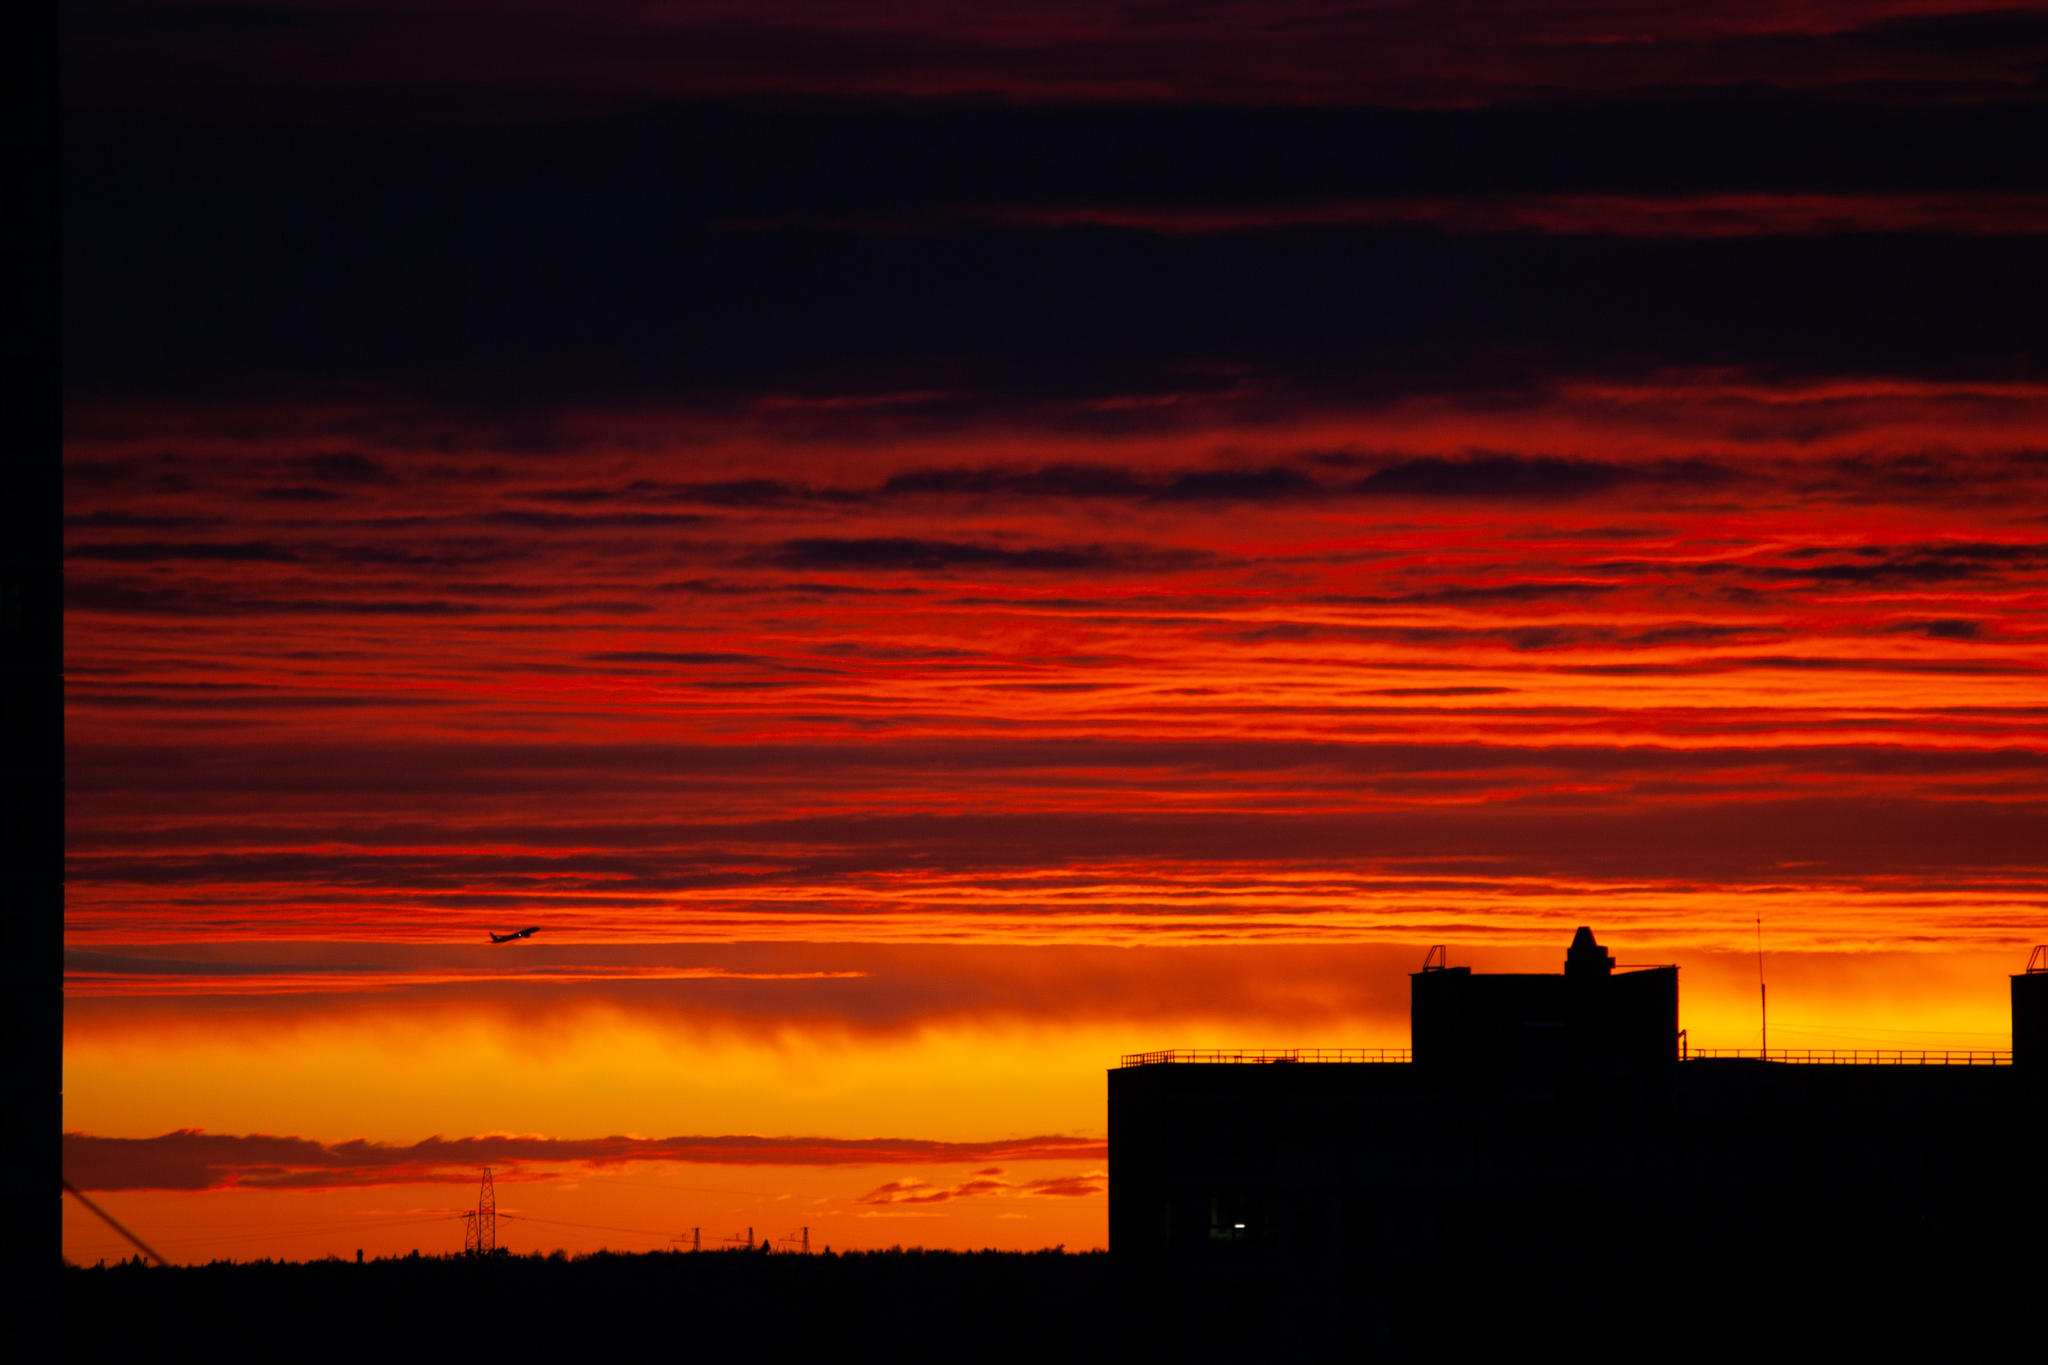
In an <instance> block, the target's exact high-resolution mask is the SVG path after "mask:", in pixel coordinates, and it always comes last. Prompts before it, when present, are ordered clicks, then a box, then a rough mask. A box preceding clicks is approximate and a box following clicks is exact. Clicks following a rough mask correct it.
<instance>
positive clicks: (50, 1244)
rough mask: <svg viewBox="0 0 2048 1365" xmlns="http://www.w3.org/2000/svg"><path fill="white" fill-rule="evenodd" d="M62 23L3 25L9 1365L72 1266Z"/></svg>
mask: <svg viewBox="0 0 2048 1365" xmlns="http://www.w3.org/2000/svg"><path fill="white" fill-rule="evenodd" d="M56 21H57V7H56V6H55V5H49V4H38V3H34V0H30V3H26V4H19V5H9V6H6V7H5V14H4V17H0V108H4V110H5V119H4V125H0V148H4V151H0V156H4V158H5V165H4V166H0V195H4V201H0V214H4V216H5V217H4V224H0V251H4V253H5V258H6V259H5V264H4V266H0V270H4V272H5V275H4V278H0V1066H4V1067H5V1070H6V1091H5V1094H4V1097H0V1256H4V1257H5V1263H4V1265H0V1359H7V1360H31V1359H39V1358H40V1359H54V1358H55V1357H56V1354H57V1347H56V1332H57V1300H58V1293H59V1284H58V1279H57V1272H58V1265H59V1261H60V1258H61V1257H62V1255H63V1246H64V1238H63V1217H64V1215H63V1198H64V1196H63V1183H62V1182H63V1154H62V1147H61V1143H60V1136H59V1130H60V1128H61V1126H62V1123H63V1112H64V1104H63V1086H64V1062H63V1051H62V1047H63V1025H64V996H63V958H64V883H63V852H64V850H63V841H64V687H63V675H62V667H63V663H62V652H63V650H62V647H63V617H62V614H61V591H62V578H61V570H60V566H59V555H60V554H61V552H62V549H63V546H62V542H61V531H60V528H59V520H60V517H61V514H62V510H63V509H62V493H61V483H60V470H61V466H62V459H63V456H62V451H61V444H60V443H61V421H60V416H59V414H60V398H61V396H60V393H59V389H58V384H59V376H58V354H57V348H58V317H57V23H56Z"/></svg>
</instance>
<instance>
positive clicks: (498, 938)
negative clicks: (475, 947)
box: [485, 924, 540, 943]
mask: <svg viewBox="0 0 2048 1365" xmlns="http://www.w3.org/2000/svg"><path fill="white" fill-rule="evenodd" d="M485 932H486V933H489V932H490V931H489V930H486V931H485ZM539 932H540V926H539V925H538V924H536V925H534V926H533V927H532V928H530V929H514V930H513V931H512V932H511V933H509V934H491V942H493V943H510V942H511V941H512V940H513V939H515V938H532V937H533V936H534V935H535V934H537V933H539Z"/></svg>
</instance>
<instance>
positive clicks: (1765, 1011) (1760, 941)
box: [1756, 915, 1771, 1062]
mask: <svg viewBox="0 0 2048 1365" xmlns="http://www.w3.org/2000/svg"><path fill="white" fill-rule="evenodd" d="M1756 1003H1757V1010H1758V1013H1759V1016H1760V1018H1761V1020H1762V1023H1763V1034H1762V1041H1763V1046H1762V1047H1760V1048H1758V1049H1757V1060H1758V1061H1762V1062H1768V1061H1769V1060H1770V1059H1771V997H1770V993H1769V991H1768V990H1767V989H1766V988H1765V986H1764V917H1763V916H1762V915H1758V916H1757V917H1756Z"/></svg>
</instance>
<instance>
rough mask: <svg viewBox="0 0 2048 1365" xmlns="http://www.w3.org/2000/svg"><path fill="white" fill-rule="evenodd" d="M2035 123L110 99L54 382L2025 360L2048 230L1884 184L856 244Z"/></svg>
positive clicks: (205, 384)
mask: <svg viewBox="0 0 2048 1365" xmlns="http://www.w3.org/2000/svg"><path fill="white" fill-rule="evenodd" d="M2044 110H2048V104H2042V105H2038V106H2036V105H2026V106H2022V107H2016V108H2009V107H2000V108H1990V107H1987V106H1979V105H1970V104H1947V105H1942V106H1940V107H1937V108H1931V109H1926V108H1918V107H1914V108H1901V107H1895V106H1885V105H1870V106H1867V107H1866V106H1856V107H1846V106H1835V105H1814V104H1811V103H1804V104H1802V103H1797V102H1794V103H1791V104H1773V103H1771V102H1770V101H1763V102H1761V103H1758V102H1755V101H1749V102H1745V101H1744V100H1741V99H1733V100H1730V99H1718V98H1717V99H1716V100H1712V101H1708V102H1706V103H1704V104H1700V103H1687V102H1685V101H1679V102H1677V103H1675V104H1663V103H1659V104H1651V105H1641V104H1628V105H1625V106H1612V107H1610V106H1607V105H1602V104H1599V103H1597V102H1596V103H1594V104H1590V105H1573V106H1569V107H1527V108H1524V107H1519V106H1518V107H1514V108H1507V107H1502V108H1494V109H1483V110H1463V111H1403V110H1384V109H1381V110H1373V109H1364V110H1360V109H1350V110H1316V109H1292V110H1271V109H1246V110H1228V109H1214V108H1200V107H1188V106H1179V105H1177V106H1169V107H1161V108H1128V107H1090V108H1074V107H1066V106H1056V107H1047V108H1009V109H1003V108H954V107H944V108H931V107H924V106H917V105H912V106H897V107H891V108H888V109H868V108H861V107H853V108H845V107H839V106H834V107H831V108H817V109H811V110H808V111H807V110H803V109H794V110H792V109H784V110H781V111H776V112H767V111H762V110H759V109H755V108H752V107H747V106H733V105H696V106H690V107H687V108H684V109H681V110H676V111H663V112H659V113H648V114H642V115H635V116H632V117H630V118H624V119H613V120H605V121H597V122H590V121H571V122H555V123H543V124H539V125H536V124H532V123H522V124H519V125H516V126H494V127H486V128H455V129H448V128H439V129H406V130H403V131H396V130H389V129H323V128H316V127H310V126H305V125H298V124H289V123H275V122H273V123H261V122H256V123H252V122H248V121H243V122H238V123H228V124H223V123H218V122H213V123H207V122H198V123H190V122H179V121H175V120H171V121H166V120H162V119H158V118H142V117H134V116H122V115H95V116H90V117H81V118H79V119H77V120H75V122H74V125H73V127H72V129H71V131H70V133H69V134H68V136H67V141H66V147H67V156H68V157H69V163H68V166H67V173H66V179H65V185H66V193H67V195H68V201H67V209H66V232H67V243H66V253H65V263H66V271H67V278H66V298H67V304H66V306H67V347H68V357H69V359H68V366H69V377H70V379H71V382H72V384H73V386H74V390H75V391H76V392H77V393H79V394H94V393H98V394H106V393H110V392H129V393H135V392H148V393H153V394H155V395H157V396H158V397H165V396H169V395H171V394H173V393H181V394H186V395H190V394H193V393H199V392H216V393H233V394H239V395H242V396H248V395H251V394H261V395H266V396H269V395H276V394H291V393H303V392H306V391H308V390H309V389H311V390H314V391H331V389H332V388H333V386H335V385H338V384H346V385H348V386H350V387H351V388H352V389H353V390H355V391H360V389H361V387H362V386H364V385H370V386H373V387H375V388H377V389H379V390H382V391H386V392H391V391H397V392H405V393H416V394H437V395H442V396H450V395H460V396H462V397H465V398H467V399H469V400H471V401H478V402H485V403H491V404H505V403H519V404H532V403H543V404H544V403H547V402H551V401H552V402H574V403H587V402H593V401H627V400H633V401H639V400H644V399H645V398H647V397H648V396H650V395H656V394H659V395H666V396H668V397H669V398H671V399H673V400H678V401H689V402H692V403H698V404H705V405H710V406H713V407H717V406H720V405H723V404H729V403H731V402H733V401H734V400H735V398H736V397H738V396H741V395H752V396H757V397H758V396H761V395H784V396H787V395H792V394H812V395H828V396H829V395H848V394H854V395H866V396H870V397H872V396H876V395H887V394H892V393H901V392H904V391H918V392H922V393H923V394H925V398H924V399H923V400H922V401H921V404H920V406H922V407H924V408H926V409H928V410H930V411H932V412H934V413H950V414H951V415H953V416H954V417H956V418H957V417H958V416H960V415H962V414H963V413H972V412H975V411H980V410H985V409H986V408H987V406H988V405H990V404H998V405H1000V406H1002V407H1005V408H1015V407H1016V406H1017V405H1020V404H1021V405H1023V406H1024V407H1025V409H1026V410H1029V409H1030V408H1031V407H1032V406H1033V405H1035V404H1038V403H1043V402H1051V401H1057V402H1061V403H1072V402H1081V403H1086V402H1088V401H1092V400H1098V399H1105V398H1113V397H1119V396H1128V395H1131V394H1154V395H1158V394H1185V395H1190V396H1204V395H1207V396H1210V397H1217V396H1223V395H1235V399H1236V401H1240V402H1242V401H1246V400H1247V399H1248V398H1259V399H1260V400H1261V401H1263V402H1265V403H1266V404H1268V405H1269V406H1270V405H1271V404H1272V403H1275V402H1278V401H1282V396H1283V395H1284V400H1285V401H1287V402H1299V401H1301V400H1302V399H1303V398H1307V397H1311V396H1320V397H1322V398H1323V399H1325V400H1371V399H1375V398H1383V397H1386V396H1388V395H1390V394H1393V393H1398V392H1402V391H1405V390H1412V389H1413V388H1414V387H1416V386H1418V385H1421V386H1424V387H1429V386H1435V387H1450V388H1458V389H1480V390H1491V389H1500V388H1526V387H1527V386H1528V385H1530V384H1532V383H1534V382H1537V380H1538V379H1539V378H1540V377H1541V376H1543V375H1545V374H1554V373H1556V372H1558V371H1560V370H1576V371H1595V372H1614V373H1630V374H1633V373H1641V372H1645V371H1647V370H1652V369H1655V368H1657V367H1660V366H1701V365H1729V364H1746V365H1752V366H1762V367H1767V368H1771V369H1775V370H1779V371H1784V372H1788V373H1793V372H1796V373H1804V374H1814V373H1826V372H1842V371H1850V372H1872V371H1881V372H1905V373H1922V372H1927V373H1943V374H1954V373H1977V374H2014V373H2032V372H2033V368H2034V365H2035V359H2033V358H2032V357H2035V356H2036V349H2037V348H2036V345H2035V343H2036V341H2037V339H2038V328H2037V323H2036V320H2037V319H2038V318H2039V317H2040V316H2041V315H2042V313H2043V312H2044V311H2048V307H2044V300H2048V267H2044V266H2043V265H2042V259H2043V255H2042V253H2041V252H2040V251H2039V250H2038V249H2037V247H2036V245H2035V240H2034V238H2032V237H2028V236H2024V235H2022V236H2016V237H1989V238H1987V237H1959V236H1952V235H1944V234H1941V233H1933V232H1928V231H1924V230H1922V231H1910V230H1909V231H1904V232H1900V231H1893V230H1892V225H1891V224H1890V223H1889V221H1888V220H1887V214H1886V211H1885V210H1884V209H1883V207H1882V206H1881V205H1879V206H1874V207H1870V208H1867V209H1863V210H1858V209H1855V208H1853V207H1851V208H1848V209H1845V210H1844V212H1846V213H1847V214H1848V215H1849V221H1852V222H1853V221H1854V220H1855V215H1856V214H1857V213H1859V212H1861V213H1865V214H1867V215H1868V216H1869V220H1870V226H1871V229H1872V230H1871V231H1869V232H1866V233H1860V234H1846V235H1845V234H1841V233H1828V234H1823V235H1818V236H1814V235H1807V236H1789V237H1785V236H1763V237H1751V238H1732V239H1720V238H1707V239H1701V238H1696V237H1687V236H1685V235H1684V234H1683V233H1682V232H1681V233H1680V234H1679V235H1677V236H1674V237H1670V238H1658V237H1656V236H1654V235H1652V236H1648V237H1634V238H1628V239H1617V238H1612V237H1599V236H1588V235H1583V234H1575V233H1573V232H1569V231H1565V232H1558V231H1529V230H1511V231H1505V232H1499V233H1493V234H1482V235H1479V236H1469V235H1454V234H1447V233H1446V232H1444V231H1442V230H1439V229H1438V228H1437V227H1433V226H1431V225H1430V224H1429V223H1427V222H1416V223H1408V222H1401V221H1379V222H1375V221H1350V222H1344V221H1336V222H1321V223H1318V222H1315V221H1303V222H1299V223H1296V224H1294V225H1292V226H1289V225H1286V224H1284V223H1283V224H1281V225H1278V226H1273V227H1268V228H1263V229H1260V230H1257V231H1249V232H1225V233H1221V234H1216V235H1209V236H1202V237H1194V238H1190V237H1186V236H1176V235H1172V234H1165V235H1162V234H1160V233H1157V232H1152V231H1147V230H1143V229H1141V228H1139V227H1135V226H1121V227H1119V226H1108V225H1102V224H1097V225H1093V226H1090V225H1087V224H1085V223H1084V224H1078V225H1075V226H1066V227H1062V226H1059V225H1058V223H1057V222H1056V221H1052V220H1048V221H1046V222H1043V223H1041V224H1039V225H1037V226H1033V225H1030V224H1028V223H1025V222H1024V221H1023V220H1015V221H1013V222H1012V223H1011V225H1009V226H1001V225H986V224H981V225H977V224H976V223H975V222H973V221H961V222H956V223H955V224H954V225H953V226H951V227H945V226H940V227H937V228H934V229H932V230H929V231H920V232H910V233H906V232H904V231H901V230H899V229H894V228H892V229H889V230H877V229H875V228H874V227H873V226H872V224H874V223H875V222H877V221H880V220H887V219H901V218H902V216H903V215H906V214H908V215H912V216H915V215H918V214H929V213H932V212H952V211H956V210H962V209H974V208H983V207H995V208H1003V209H1005V210H1015V209H1018V208H1030V207H1032V206H1038V207H1040V208H1043V209H1048V210H1062V211H1064V210H1068V209H1073V208H1077V207H1082V208H1085V207H1087V206H1090V205H1097V206H1100V205H1104V204H1108V205H1124V206H1126V207H1135V208H1144V207H1147V206H1150V207H1153V208H1161V207H1165V208H1176V207H1177V208H1182V209H1199V210H1201V211H1204V212H1209V213H1224V214H1228V213H1230V212H1235V211H1244V210H1248V209H1255V208H1259V207H1261V206H1264V207H1267V208H1272V207H1282V208H1284V207H1287V206H1296V207H1313V206H1315V205H1317V204H1323V203H1328V202H1332V201H1341V200H1347V199H1348V200H1358V199H1365V200H1371V199H1374V198H1378V197H1385V196H1390V195H1392V196H1399V195H1415V194H1434V195H1439V196H1443V195H1449V196H1453V197H1455V198H1458V199H1461V200H1465V201H1472V202H1483V201H1486V200H1489V199H1499V198H1500V197H1502V196H1507V197H1509V198H1512V197H1513V196H1517V195H1528V194H1550V195H1554V194H1558V193H1572V192H1577V193H1587V192H1599V193H1608V194H1617V193H1618V194H1633V195H1638V196H1641V195H1651V196H1656V195H1671V194H1681V195H1683V194H1700V193H1705V192H1730V191H1740V192H1743V193H1746V194H1750V195H1752V196H1754V195H1759V194H1761V195H1770V194H1774V193H1785V192H1797V193H1800V194H1806V195H1811V194H1813V193H1815V192H1832V193H1840V192H1845V191H1857V192H1866V193H1867V192H1902V191H1915V192H1926V191H1944V192H1951V193H1953V192H1962V193H1993V194H2011V193H2013V192H2018V191H2030V192H2040V191H2043V190H2044V189H2048V179H2044V178H2043V176H2042V174H2041V171H2040V160H2039V158H2034V157H2028V156H2025V155H2024V154H2023V153H2022V150H2021V149H2023V148H2025V147H2028V146H2031V145H2038V144H2040V143H2041V142H2043V141H2048V127H2043V126H2037V125H2041V122H2042V119H2043V118H2044V117H2048V114H2044V113H2043V111H2044ZM1586 216H1587V220H1588V222H1589V224H1591V225H1592V226H1593V227H1594V228H1595V229H1596V230H1597V223H1598V219H1599V216H1600V215H1599V213H1598V211H1597V209H1596V210H1594V211H1592V212H1591V213H1590V214H1589V215H1586ZM864 224H867V225H868V226H863V225H864ZM1525 227H1526V224H1525ZM1652 231H1654V229H1653V230H1652ZM1205 376H1206V377H1205ZM1096 420H1109V419H1108V418H1107V417H1101V416H1098V418H1097V419H1096ZM1124 420H1128V418H1126V419H1124ZM350 459H351V457H350V456H347V455H343V454H337V455H333V456H320V457H313V458H312V459H311V462H310V463H309V464H308V465H307V466H306V467H305V469H304V470H303V471H299V472H300V474H301V477H298V478H295V479H287V480H281V481H279V482H278V483H277V485H276V490H277V493H276V495H277V496H280V497H285V498H290V497H300V498H306V499H310V498H316V497H318V496H319V494H318V493H317V492H312V491H307V490H317V489H320V488H327V489H330V490H331V489H339V488H347V487H359V486H362V485H363V484H364V482H365V481H367V480H372V479H374V478H376V477H377V473H378V471H377V469H376V467H375V466H374V464H371V463H365V464H360V465H357V464H351V463H349V461H350ZM1266 477H1268V478H1269V479H1270V478H1273V477H1280V478H1285V477H1288V476H1285V475H1280V476H1272V475H1268V476H1266ZM773 482H774V481H772V480H766V481H763V480H755V481H738V482H735V483H733V484H732V485H730V486H728V488H727V489H726V492H725V495H724V496H725V497H726V499H727V500H728V501H731V502H734V503H736V504H745V503H747V502H750V501H756V500H758V499H759V498H761V497H772V496H773V495H774V494H775V492H776V490H775V489H774V487H773ZM1210 491H1211V490H1209V489H1207V488H1205V487H1204V486H1203V485H1202V484H1201V483H1199V482H1197V483H1191V484H1187V485H1185V486H1184V487H1182V488H1181V489H1180V490H1179V491H1178V492H1177V493H1170V495H1171V496H1189V497H1201V496H1207V495H1208V494H1209V493H1210ZM1269 491H1271V490H1269ZM697 496H699V497H703V498H713V497H715V496H717V495H716V494H715V492H714V491H713V490H711V489H710V488H708V487H707V488H705V489H701V490H699V492H698V494H697Z"/></svg>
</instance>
